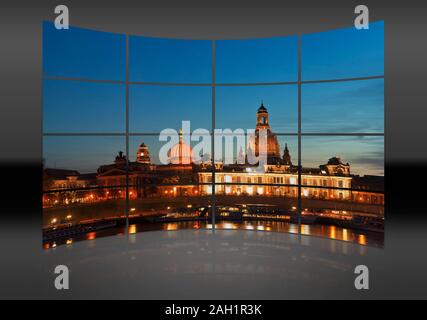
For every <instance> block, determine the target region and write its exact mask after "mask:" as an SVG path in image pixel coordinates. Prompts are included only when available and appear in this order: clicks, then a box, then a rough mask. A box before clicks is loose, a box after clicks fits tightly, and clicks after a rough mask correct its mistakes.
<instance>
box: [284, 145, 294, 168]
mask: <svg viewBox="0 0 427 320" xmlns="http://www.w3.org/2000/svg"><path fill="white" fill-rule="evenodd" d="M283 162H284V164H285V165H292V161H291V155H290V153H289V149H288V144H287V143H285V150H284V151H283Z"/></svg>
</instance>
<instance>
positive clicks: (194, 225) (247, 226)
mask: <svg viewBox="0 0 427 320" xmlns="http://www.w3.org/2000/svg"><path fill="white" fill-rule="evenodd" d="M215 228H216V229H224V230H249V231H267V232H268V231H273V232H286V233H293V234H298V225H297V224H294V223H290V222H283V221H240V222H230V221H219V222H216V224H215ZM182 229H212V224H211V223H208V222H206V221H179V222H167V223H166V222H157V223H141V224H131V225H130V226H129V229H128V231H129V234H135V233H137V232H143V231H156V230H165V231H175V230H182ZM124 231H125V228H124V227H115V228H110V229H102V230H98V231H92V232H89V233H86V234H84V235H78V236H75V237H73V238H68V239H60V240H56V241H50V242H49V241H48V242H45V243H44V244H43V248H45V249H48V248H52V247H56V245H58V244H72V243H73V241H79V240H94V239H95V238H99V237H104V236H111V235H118V234H124ZM301 234H303V235H310V236H319V237H327V238H330V239H336V240H342V241H346V242H355V243H358V244H360V245H363V246H365V245H371V246H376V247H383V245H384V234H383V233H377V232H364V231H359V230H352V229H346V228H341V227H337V226H333V225H320V224H301Z"/></svg>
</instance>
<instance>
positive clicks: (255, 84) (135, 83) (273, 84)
mask: <svg viewBox="0 0 427 320" xmlns="http://www.w3.org/2000/svg"><path fill="white" fill-rule="evenodd" d="M374 79H384V75H376V76H365V77H351V78H334V79H318V80H301V81H300V82H301V84H314V83H328V82H348V81H363V80H374ZM43 80H57V81H76V82H91V83H111V84H124V85H126V84H129V85H141V86H177V87H186V86H188V87H212V86H215V87H238V86H283V85H298V83H299V81H283V82H282V81H276V82H253V83H244V82H240V83H237V82H236V83H214V82H212V83H181V82H149V81H146V82H144V81H123V80H108V79H103V80H100V79H90V78H76V77H62V76H44V77H43Z"/></svg>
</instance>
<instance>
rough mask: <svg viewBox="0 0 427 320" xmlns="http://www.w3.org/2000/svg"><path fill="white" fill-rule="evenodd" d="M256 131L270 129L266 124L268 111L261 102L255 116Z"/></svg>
mask: <svg viewBox="0 0 427 320" xmlns="http://www.w3.org/2000/svg"><path fill="white" fill-rule="evenodd" d="M256 129H270V125H269V124H268V111H267V108H266V107H264V103H263V102H262V101H261V106H260V107H259V108H258V112H257V114H256Z"/></svg>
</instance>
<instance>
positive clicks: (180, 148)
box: [168, 130, 193, 165]
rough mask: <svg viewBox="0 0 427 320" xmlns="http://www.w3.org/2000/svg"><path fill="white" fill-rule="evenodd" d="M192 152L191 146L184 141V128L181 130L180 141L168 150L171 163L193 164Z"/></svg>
mask: <svg viewBox="0 0 427 320" xmlns="http://www.w3.org/2000/svg"><path fill="white" fill-rule="evenodd" d="M192 152H193V150H192V149H191V147H190V146H189V145H188V144H186V143H184V142H183V141H182V130H179V142H178V144H175V145H174V146H173V147H172V148H171V149H170V150H169V152H168V157H169V163H170V164H180V165H186V164H187V165H189V164H192Z"/></svg>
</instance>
